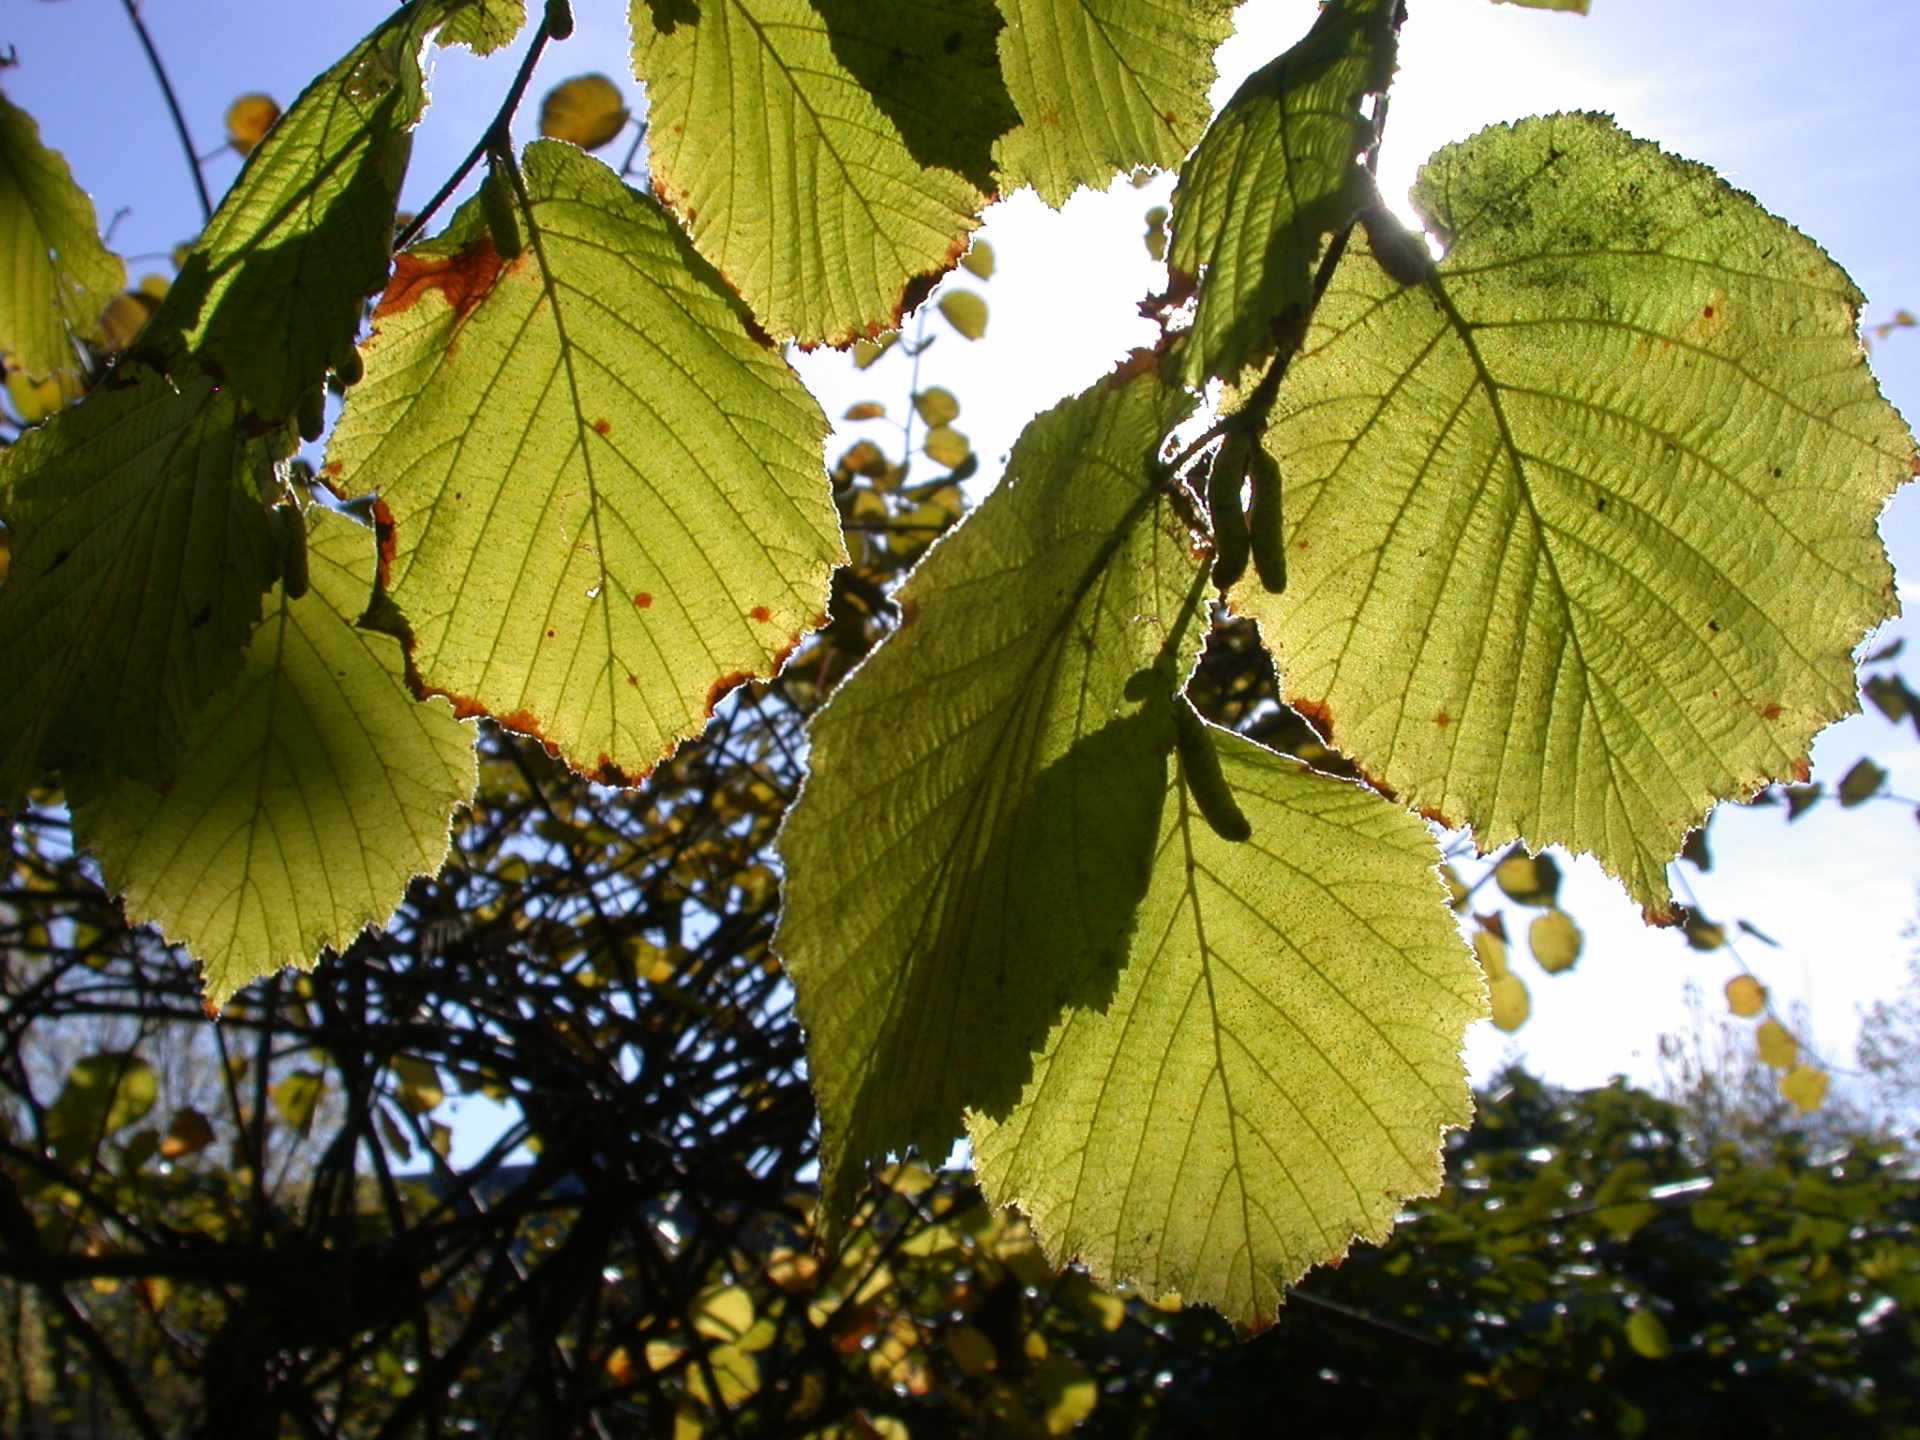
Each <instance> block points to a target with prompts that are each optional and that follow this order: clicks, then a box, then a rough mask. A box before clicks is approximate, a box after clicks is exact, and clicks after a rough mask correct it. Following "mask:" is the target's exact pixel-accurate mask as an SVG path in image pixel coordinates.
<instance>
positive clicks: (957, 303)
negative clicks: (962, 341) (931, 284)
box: [940, 290, 987, 340]
mask: <svg viewBox="0 0 1920 1440" xmlns="http://www.w3.org/2000/svg"><path fill="white" fill-rule="evenodd" d="M940 313H941V314H942V315H944V316H946V317H947V323H948V324H949V325H951V326H953V328H954V329H956V330H958V331H959V332H960V333H961V334H962V335H964V336H966V337H967V339H969V340H978V339H979V338H980V337H981V336H983V335H985V334H986V333H987V302H986V301H984V300H982V299H981V298H980V297H979V296H978V295H976V294H974V293H973V292H972V291H971V290H949V291H948V292H947V293H946V294H945V295H942V296H941V297H940Z"/></svg>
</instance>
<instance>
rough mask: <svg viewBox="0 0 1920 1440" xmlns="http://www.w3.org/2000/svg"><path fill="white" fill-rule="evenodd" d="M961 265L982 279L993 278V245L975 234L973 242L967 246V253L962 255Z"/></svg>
mask: <svg viewBox="0 0 1920 1440" xmlns="http://www.w3.org/2000/svg"><path fill="white" fill-rule="evenodd" d="M960 265H961V268H962V269H964V270H966V271H967V273H968V274H970V275H977V276H979V277H980V278H981V279H982V280H990V279H992V278H993V246H991V245H989V244H988V243H987V242H986V241H984V240H982V239H980V238H979V237H978V236H975V237H974V241H973V243H972V244H971V245H969V246H968V247H967V253H966V254H964V255H962V256H961V257H960Z"/></svg>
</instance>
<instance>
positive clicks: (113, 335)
mask: <svg viewBox="0 0 1920 1440" xmlns="http://www.w3.org/2000/svg"><path fill="white" fill-rule="evenodd" d="M159 308H160V302H159V301H158V300H156V299H155V298H154V297H153V296H151V295H149V294H147V293H146V292H145V291H144V290H122V291H121V292H120V293H119V294H118V295H116V296H114V297H113V299H111V300H109V301H108V302H107V308H106V309H104V310H102V311H101V312H100V334H101V338H103V339H104V340H105V341H106V342H107V348H108V349H110V350H124V349H126V348H127V347H128V346H129V345H131V344H132V343H133V342H134V338H135V337H136V336H137V335H139V333H140V332H141V331H142V330H143V329H145V328H146V324H147V321H148V320H149V319H151V318H152V316H153V312H154V311H155V310H158V309H159Z"/></svg>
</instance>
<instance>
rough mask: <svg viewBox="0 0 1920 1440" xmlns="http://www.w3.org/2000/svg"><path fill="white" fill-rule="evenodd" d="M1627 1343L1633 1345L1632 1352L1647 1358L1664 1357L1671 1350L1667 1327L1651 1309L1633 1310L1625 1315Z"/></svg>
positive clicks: (1660, 1358) (1658, 1358)
mask: <svg viewBox="0 0 1920 1440" xmlns="http://www.w3.org/2000/svg"><path fill="white" fill-rule="evenodd" d="M1627 1344H1629V1345H1631V1346H1632V1347H1633V1353H1634V1354H1636V1355H1640V1356H1643V1357H1644V1358H1646V1359H1648V1360H1662V1359H1665V1358H1666V1357H1667V1356H1668V1355H1669V1354H1671V1353H1672V1351H1673V1344H1672V1342H1671V1341H1669V1340H1668V1339H1667V1327H1666V1326H1664V1325H1662V1324H1661V1323H1660V1317H1659V1316H1658V1315H1656V1314H1654V1313H1653V1312H1652V1311H1651V1310H1635V1311H1634V1312H1633V1313H1632V1314H1631V1315H1629V1316H1627Z"/></svg>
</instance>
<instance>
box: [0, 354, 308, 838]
mask: <svg viewBox="0 0 1920 1440" xmlns="http://www.w3.org/2000/svg"><path fill="white" fill-rule="evenodd" d="M269 478H270V471H269V467H268V463H267V456H266V450H265V447H264V446H263V445H262V444H261V442H259V441H257V440H250V439H248V438H246V437H245V436H244V435H242V434H241V432H240V428H239V423H238V413H237V407H236V406H235V403H234V400H233V397H232V395H231V394H230V393H228V392H226V391H223V390H220V389H218V388H216V387H215V386H214V384H213V382H212V381H210V380H206V379H198V380H193V381H190V382H188V383H187V384H185V385H183V386H181V387H180V388H178V389H176V388H175V387H174V385H173V384H171V383H170V382H169V381H168V380H167V379H165V378H164V377H163V376H160V375H157V374H155V373H153V372H151V371H145V370H138V369H133V370H128V371H126V372H125V373H124V374H119V375H118V377H117V378H116V379H115V380H113V381H110V382H109V383H108V384H106V385H104V386H102V387H101V388H99V389H97V390H95V391H94V392H93V393H92V394H91V395H89V396H88V397H87V399H86V400H85V401H84V402H83V403H82V404H80V405H78V406H76V407H75V408H73V409H71V410H67V411H64V412H62V413H61V414H59V415H56V416H54V417H53V418H52V419H51V420H50V421H49V422H48V423H47V424H46V425H45V426H43V427H42V428H40V429H38V430H35V431H33V432H31V433H30V434H28V435H25V436H23V437H22V438H21V439H20V440H19V441H18V442H17V443H16V444H14V445H13V446H12V447H10V448H9V449H7V450H6V452H5V453H4V455H0V521H4V522H5V523H6V525H7V527H8V530H9V532H10V533H9V536H8V539H9V543H10V545H11V561H10V567H9V572H8V575H7V582H6V585H5V586H4V587H0V675H4V676H6V681H5V683H4V684H0V808H11V807H13V806H15V805H17V804H18V803H19V800H20V798H21V796H22V795H23V794H24V793H25V791H26V789H27V787H28V786H30V785H32V784H34V783H35V782H37V781H38V780H39V779H40V778H41V776H42V774H43V773H44V772H45V771H46V770H48V769H61V768H65V767H68V766H78V767H81V768H84V770H85V771H86V772H87V773H88V774H89V775H92V776H95V777H98V778H100V779H102V780H104V779H106V778H111V777H115V776H119V775H123V774H131V775H143V776H148V777H151V778H155V779H158V778H160V777H162V776H163V775H164V774H165V769H166V757H168V756H169V755H171V754H173V753H174V752H175V751H177V749H178V747H179V744H180V742H181V737H182V736H183V735H184V733H185V732H186V730H187V728H188V726H189V725H190V723H191V722H192V720H193V717H194V716H195V715H196V714H197V713H198V711H199V708H200V706H201V705H202V704H203V703H204V702H205V700H206V698H207V697H208V696H209V695H212V694H214V693H216V692H218V691H219V690H220V689H222V688H223V687H224V686H225V685H226V684H227V683H228V682H229V681H231V680H232V678H233V677H234V675H235V674H236V673H238V671H239V669H240V657H241V652H242V650H243V649H244V648H245V646H246V643H247V636H248V634H249V633H250V632H251V631H252V628H253V624H254V622H255V621H256V620H257V619H259V617H260V596H261V595H262V594H263V593H264V592H265V590H266V588H267V586H268V585H270V584H271V583H272V582H273V578H274V573H275V571H276V569H277V567H278V553H279V551H278V547H277V546H276V545H275V543H274V541H273V537H272V534H271V532H270V531H269V530H268V527H267V518H266V511H265V509H264V507H263V506H262V504H261V502H260V494H261V490H262V488H263V487H264V486H265V485H266V484H267V483H268V481H269ZM69 778H71V777H69Z"/></svg>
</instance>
